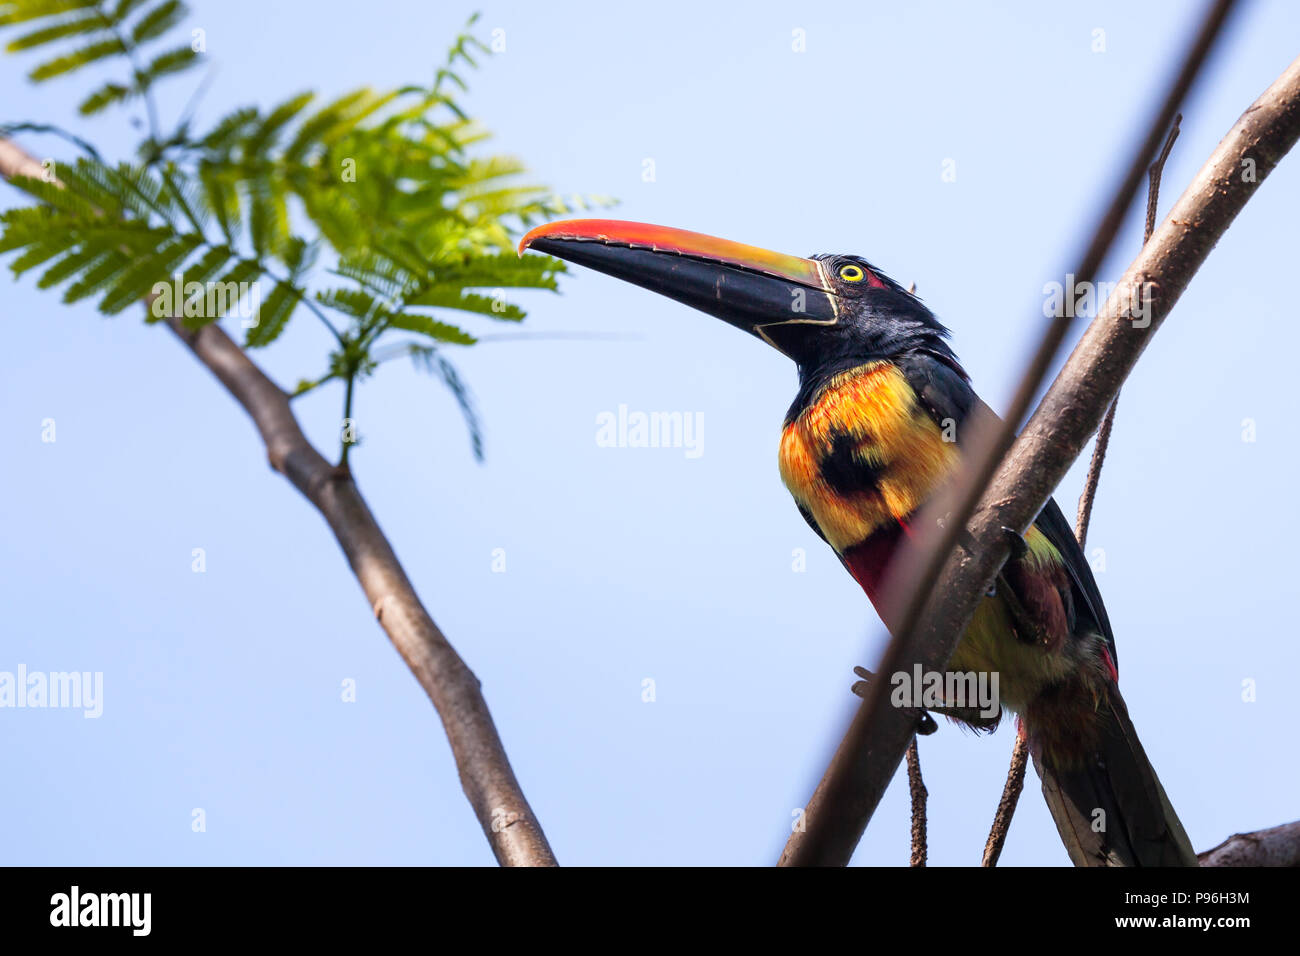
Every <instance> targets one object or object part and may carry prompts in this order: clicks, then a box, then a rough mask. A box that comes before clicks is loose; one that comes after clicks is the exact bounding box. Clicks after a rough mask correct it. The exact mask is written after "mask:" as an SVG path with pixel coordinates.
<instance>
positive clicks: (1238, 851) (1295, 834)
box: [1197, 820, 1300, 866]
mask: <svg viewBox="0 0 1300 956" xmlns="http://www.w3.org/2000/svg"><path fill="white" fill-rule="evenodd" d="M1197 859H1199V860H1200V861H1201V866H1300V820H1297V821H1296V822H1295V823H1284V824H1282V825H1281V826H1280V827H1273V828H1272V829H1271V830H1257V831H1256V832H1254V833H1234V834H1233V835H1232V836H1230V837H1228V839H1226V840H1224V841H1223V842H1222V843H1220V844H1219V845H1218V846H1216V847H1215V848H1214V849H1212V850H1206V851H1205V852H1204V853H1201V854H1198V856H1197Z"/></svg>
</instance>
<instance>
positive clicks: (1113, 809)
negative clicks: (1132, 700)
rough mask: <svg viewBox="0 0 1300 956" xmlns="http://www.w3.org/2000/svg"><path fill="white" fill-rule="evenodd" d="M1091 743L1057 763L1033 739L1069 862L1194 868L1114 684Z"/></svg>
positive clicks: (1179, 827) (1187, 844) (1184, 835)
mask: <svg viewBox="0 0 1300 956" xmlns="http://www.w3.org/2000/svg"><path fill="white" fill-rule="evenodd" d="M1097 717H1098V734H1097V739H1096V742H1095V746H1094V747H1092V748H1091V750H1092V752H1091V753H1089V754H1088V755H1087V756H1086V757H1085V758H1084V759H1082V760H1069V761H1061V760H1058V759H1056V758H1054V757H1053V748H1052V747H1050V746H1042V744H1043V743H1044V741H1035V739H1034V736H1035V735H1034V731H1033V726H1032V724H1031V725H1030V727H1029V731H1030V746H1031V753H1032V754H1033V756H1034V767H1035V768H1036V769H1037V770H1038V775H1039V777H1041V778H1042V781H1043V796H1044V797H1045V798H1046V799H1047V806H1048V807H1049V808H1050V809H1051V811H1052V818H1053V819H1054V820H1055V821H1056V828H1057V830H1059V831H1060V834H1061V839H1062V840H1063V841H1064V843H1065V847H1066V850H1067V851H1068V852H1069V854H1070V860H1071V861H1072V862H1073V863H1074V865H1075V866H1196V865H1197V861H1196V853H1195V851H1194V850H1193V849H1192V845H1191V842H1190V841H1189V840H1188V839H1187V833H1186V832H1185V831H1184V830H1183V825H1182V823H1180V822H1179V820H1178V815H1177V814H1176V813H1175V812H1174V808H1173V806H1172V805H1171V804H1170V802H1169V798H1168V797H1167V796H1165V790H1164V787H1162V786H1161V785H1160V779H1159V778H1158V777H1157V776H1156V772H1155V770H1154V769H1153V768H1152V766H1151V762H1150V761H1149V760H1148V759H1147V755H1146V752H1145V751H1143V749H1142V744H1141V742H1140V741H1139V740H1138V736H1137V731H1136V730H1134V728H1133V722H1132V721H1131V720H1129V716H1128V708H1127V707H1126V706H1125V705H1124V699H1123V698H1122V697H1121V696H1120V694H1119V689H1118V688H1117V687H1116V686H1115V685H1114V684H1109V685H1108V689H1107V693H1106V699H1105V700H1104V701H1102V705H1101V707H1100V708H1099V710H1098V714H1097Z"/></svg>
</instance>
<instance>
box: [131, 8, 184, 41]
mask: <svg viewBox="0 0 1300 956" xmlns="http://www.w3.org/2000/svg"><path fill="white" fill-rule="evenodd" d="M183 16H185V5H184V4H182V3H181V2H180V0H164V2H162V3H160V4H159V5H158V6H156V7H154V8H153V9H152V10H150V11H149V12H148V13H146V14H145V15H144V16H142V17H141V18H140V19H139V20H137V21H136V23H135V26H134V27H133V28H132V29H131V39H132V40H133V41H135V43H136V44H137V45H139V44H141V43H146V42H148V41H149V40H152V39H154V38H155V37H160V36H162V35H163V34H164V33H166V32H167V31H168V30H170V29H171V28H172V27H174V26H175V25H176V24H177V23H178V22H180V19H181V18H182V17H183Z"/></svg>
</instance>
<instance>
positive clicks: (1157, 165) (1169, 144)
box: [1074, 113, 1183, 548]
mask: <svg viewBox="0 0 1300 956" xmlns="http://www.w3.org/2000/svg"><path fill="white" fill-rule="evenodd" d="M1182 121H1183V114H1182V113H1179V114H1178V115H1177V116H1175V117H1174V125H1173V126H1172V127H1170V129H1169V136H1168V138H1167V139H1165V146H1164V149H1162V150H1160V155H1159V156H1157V157H1156V161H1155V162H1154V163H1152V164H1151V168H1150V169H1149V170H1148V171H1147V176H1148V178H1149V185H1148V186H1147V221H1146V227H1145V228H1144V229H1143V231H1142V245H1144V246H1145V245H1146V244H1147V243H1148V242H1150V241H1151V234H1152V233H1153V232H1155V231H1156V209H1157V208H1158V206H1159V204H1160V177H1161V176H1162V175H1164V171H1165V163H1167V162H1168V161H1169V153H1170V151H1171V150H1172V149H1173V148H1174V140H1176V139H1178V133H1179V126H1180V124H1181V123H1182ZM1118 405H1119V394H1118V393H1116V395H1115V400H1114V401H1113V402H1111V403H1110V408H1108V409H1106V417H1105V418H1103V419H1102V420H1101V427H1100V428H1098V429H1097V443H1096V444H1095V445H1094V446H1093V449H1092V461H1090V462H1089V463H1088V479H1087V481H1085V482H1084V485H1083V494H1082V495H1080V496H1079V514H1078V517H1077V518H1076V519H1075V522H1074V536H1075V538H1077V539H1078V541H1079V547H1081V548H1082V547H1083V546H1084V545H1085V544H1086V543H1087V541H1088V523H1089V522H1090V521H1091V520H1092V503H1093V501H1094V500H1095V499H1096V497H1097V483H1098V482H1099V481H1101V466H1102V465H1103V464H1105V461H1106V450H1107V449H1108V448H1109V447H1110V433H1111V431H1112V429H1114V427H1115V409H1116V407H1118Z"/></svg>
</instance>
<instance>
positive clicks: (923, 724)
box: [850, 666, 939, 737]
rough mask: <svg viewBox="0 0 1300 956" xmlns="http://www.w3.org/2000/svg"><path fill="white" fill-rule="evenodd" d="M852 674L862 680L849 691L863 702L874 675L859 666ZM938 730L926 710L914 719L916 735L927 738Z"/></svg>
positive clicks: (854, 683)
mask: <svg viewBox="0 0 1300 956" xmlns="http://www.w3.org/2000/svg"><path fill="white" fill-rule="evenodd" d="M853 673H855V674H857V675H858V677H860V678H862V679H861V680H857V681H854V682H853V686H852V687H851V688H850V690H852V691H853V693H855V694H857V695H858V696H859V697H861V698H863V699H864V700H865V699H866V697H867V687H868V684H869V682H870V681H872V680H874V679H875V676H876V675H875V674H873V673H871V671H869V670H867V669H866V668H865V667H860V666H859V667H854V668H853ZM938 729H939V725H938V724H937V723H935V720H934V718H933V717H931V716H930V712H929V711H927V710H923V711H921V716H920V717H918V718H917V719H916V732H917V734H919V735H920V736H922V737H928V736H930V735H931V734H932V733H934V732H935V731H936V730H938Z"/></svg>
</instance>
